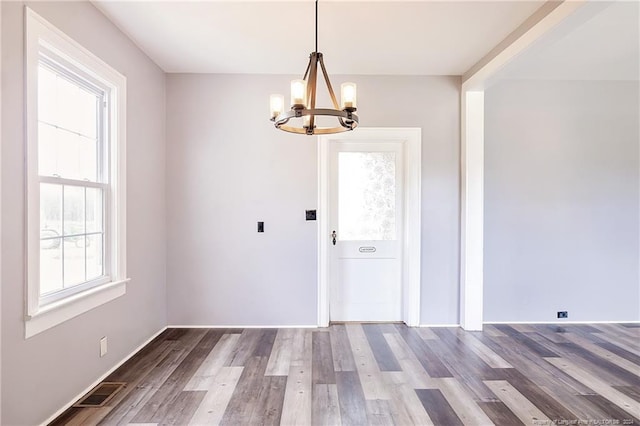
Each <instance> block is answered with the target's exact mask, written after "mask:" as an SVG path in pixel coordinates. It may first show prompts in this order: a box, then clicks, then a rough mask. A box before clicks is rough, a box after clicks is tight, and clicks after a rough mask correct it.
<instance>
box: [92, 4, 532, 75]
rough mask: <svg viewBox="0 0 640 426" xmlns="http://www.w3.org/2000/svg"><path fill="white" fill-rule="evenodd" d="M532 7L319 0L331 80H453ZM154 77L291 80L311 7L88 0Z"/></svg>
mask: <svg viewBox="0 0 640 426" xmlns="http://www.w3.org/2000/svg"><path fill="white" fill-rule="evenodd" d="M542 3H543V2H542V1H540V0H537V1H496V2H485V1H467V2H460V1H411V2H404V1H321V2H320V3H319V19H320V29H319V38H320V40H319V51H321V52H323V53H324V56H325V63H326V66H327V68H328V71H329V73H331V74H377V75H398V74H400V75H402V74H405V75H412V74H413V75H461V74H463V73H464V72H465V71H467V70H468V69H469V68H470V67H471V66H472V65H474V64H475V63H476V62H477V61H478V60H479V59H480V58H482V57H483V56H484V55H485V54H486V53H487V52H489V51H490V50H491V49H492V48H493V47H494V46H495V45H496V44H497V43H498V42H500V41H501V40H502V39H503V38H505V37H506V36H507V35H508V34H509V33H510V32H511V31H513V30H514V29H515V28H516V27H518V26H519V25H520V24H521V23H522V22H523V21H524V20H525V19H526V18H527V17H529V16H530V15H531V14H532V13H533V12H534V11H535V10H536V9H537V8H539V7H540V6H541V5H542ZM94 4H96V6H97V7H98V8H100V9H101V10H102V11H103V13H105V15H107V17H109V19H111V20H112V21H113V22H114V23H115V24H116V25H117V26H118V27H119V28H120V29H121V30H122V31H124V32H125V33H126V34H127V35H128V36H129V37H130V38H131V39H132V40H134V42H135V43H137V44H138V46H140V47H141V48H142V50H144V51H145V52H146V53H147V54H148V55H149V57H150V58H151V59H153V60H154V61H155V62H156V63H157V64H158V65H159V66H160V67H161V68H162V69H163V70H164V71H166V72H170V73H175V72H185V73H265V74H300V73H302V72H304V68H305V67H306V63H307V59H308V55H309V53H310V52H311V51H313V50H314V3H313V1H310V0H296V1H257V2H256V1H253V2H248V1H238V0H229V1H198V2H171V1H169V2H167V1H111V0H94Z"/></svg>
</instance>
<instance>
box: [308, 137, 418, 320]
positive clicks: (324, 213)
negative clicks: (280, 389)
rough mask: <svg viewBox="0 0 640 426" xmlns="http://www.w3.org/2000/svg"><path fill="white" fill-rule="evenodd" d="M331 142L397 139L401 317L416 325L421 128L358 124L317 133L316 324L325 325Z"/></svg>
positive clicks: (326, 313)
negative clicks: (401, 160) (401, 161)
mask: <svg viewBox="0 0 640 426" xmlns="http://www.w3.org/2000/svg"><path fill="white" fill-rule="evenodd" d="M332 141H333V142H339V141H345V142H358V141H360V142H367V143H375V142H401V143H402V145H403V151H404V176H403V178H404V182H403V183H404V185H403V188H404V197H403V206H404V212H403V215H404V229H403V245H402V283H401V285H402V320H403V321H404V322H405V323H406V324H407V325H408V326H411V327H417V326H419V325H420V240H421V238H420V237H421V235H422V230H421V210H422V209H421V181H422V129H420V128H416V127H366V128H362V127H358V128H357V129H355V130H354V131H352V132H345V133H338V134H333V135H321V136H318V217H317V219H318V327H328V326H329V318H330V317H329V300H330V299H329V291H330V290H329V287H330V286H329V233H330V231H329V205H330V198H329V197H330V194H329V173H330V170H329V146H330V144H331V143H332Z"/></svg>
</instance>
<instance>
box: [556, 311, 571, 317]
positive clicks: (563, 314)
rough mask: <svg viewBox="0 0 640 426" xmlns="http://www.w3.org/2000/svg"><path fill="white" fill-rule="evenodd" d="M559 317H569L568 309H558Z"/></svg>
mask: <svg viewBox="0 0 640 426" xmlns="http://www.w3.org/2000/svg"><path fill="white" fill-rule="evenodd" d="M558 318H569V312H568V311H558Z"/></svg>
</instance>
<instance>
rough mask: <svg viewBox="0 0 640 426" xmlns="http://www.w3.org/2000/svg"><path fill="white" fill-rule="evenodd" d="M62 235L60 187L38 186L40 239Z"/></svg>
mask: <svg viewBox="0 0 640 426" xmlns="http://www.w3.org/2000/svg"><path fill="white" fill-rule="evenodd" d="M61 235H62V185H52V184H48V183H41V184H40V238H52V237H59V236H61Z"/></svg>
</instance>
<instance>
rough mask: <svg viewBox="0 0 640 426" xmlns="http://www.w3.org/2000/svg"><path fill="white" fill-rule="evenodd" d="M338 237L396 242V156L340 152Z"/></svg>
mask: <svg viewBox="0 0 640 426" xmlns="http://www.w3.org/2000/svg"><path fill="white" fill-rule="evenodd" d="M338 206H339V207H338V238H339V239H340V240H341V241H385V240H386V241H388V240H395V239H396V153H395V152H339V153H338Z"/></svg>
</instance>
